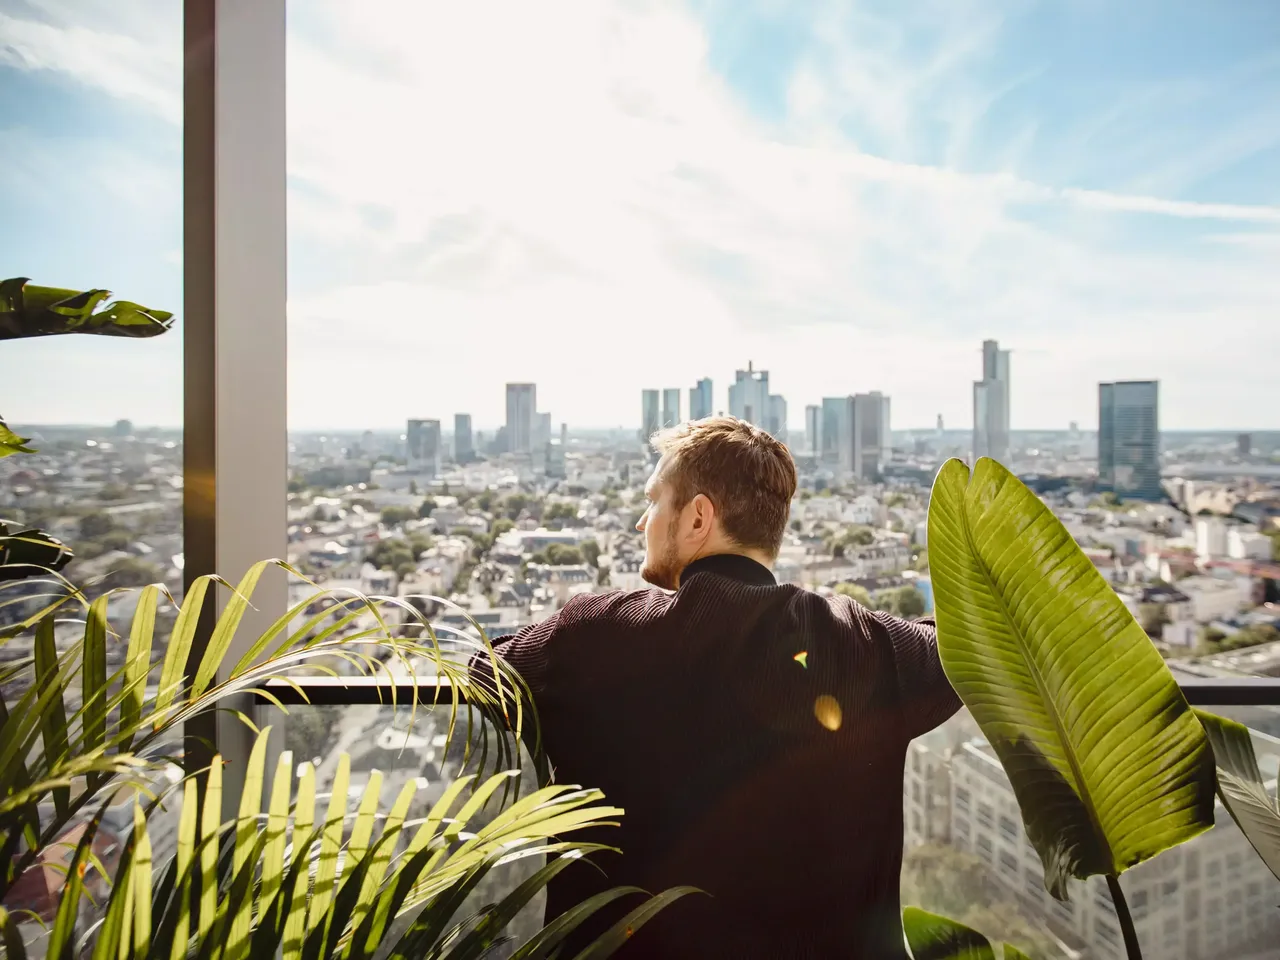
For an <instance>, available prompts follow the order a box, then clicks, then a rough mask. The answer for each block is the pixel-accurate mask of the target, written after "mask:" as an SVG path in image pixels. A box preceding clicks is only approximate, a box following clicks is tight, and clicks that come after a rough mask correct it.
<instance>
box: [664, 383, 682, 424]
mask: <svg viewBox="0 0 1280 960" xmlns="http://www.w3.org/2000/svg"><path fill="white" fill-rule="evenodd" d="M679 422H680V388H679V387H668V388H667V389H666V390H663V391H662V425H663V426H664V427H674V426H675V425H676V424H677V423H679Z"/></svg>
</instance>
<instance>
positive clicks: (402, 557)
mask: <svg viewBox="0 0 1280 960" xmlns="http://www.w3.org/2000/svg"><path fill="white" fill-rule="evenodd" d="M368 559H369V562H370V563H372V564H373V565H374V566H375V567H377V568H378V569H379V570H398V569H399V568H400V567H402V566H404V565H405V564H406V563H407V564H409V565H410V566H415V565H416V564H417V561H418V555H417V553H415V552H414V550H413V547H412V546H411V545H410V543H409V541H407V540H405V539H404V538H402V537H389V538H388V539H386V540H379V541H378V542H377V543H375V544H374V545H373V549H371V550H370V551H369V558H368Z"/></svg>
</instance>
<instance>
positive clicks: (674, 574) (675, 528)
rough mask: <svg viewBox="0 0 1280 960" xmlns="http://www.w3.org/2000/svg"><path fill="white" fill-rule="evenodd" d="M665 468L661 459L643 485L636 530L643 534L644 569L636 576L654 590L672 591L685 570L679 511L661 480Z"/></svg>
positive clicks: (670, 491)
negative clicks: (680, 540) (641, 578)
mask: <svg viewBox="0 0 1280 960" xmlns="http://www.w3.org/2000/svg"><path fill="white" fill-rule="evenodd" d="M666 465H667V458H666V457H663V458H662V459H661V460H659V461H658V465H657V466H656V467H654V469H653V474H652V476H650V477H649V482H648V483H647V484H645V488H644V495H645V500H646V505H645V511H644V514H643V515H642V516H641V517H640V521H639V522H638V523H637V524H636V529H637V530H639V531H640V532H641V533H643V534H644V567H643V568H642V569H641V570H640V576H642V577H643V578H644V579H645V580H646V581H648V582H649V583H651V584H653V585H654V586H655V587H661V588H662V589H663V590H674V589H676V587H677V586H679V584H680V573H681V571H683V570H684V566H685V564H684V560H683V558H682V557H681V556H680V548H679V532H680V517H681V513H682V511H679V510H676V509H675V508H674V506H673V502H672V493H673V491H672V488H671V484H669V483H667V482H666V481H665V480H664V479H663V468H664V467H665V466H666Z"/></svg>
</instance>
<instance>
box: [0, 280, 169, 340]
mask: <svg viewBox="0 0 1280 960" xmlns="http://www.w3.org/2000/svg"><path fill="white" fill-rule="evenodd" d="M110 297H111V291H110V290H83V291H80V290H64V289H61V288H59V287H38V286H36V285H35V284H32V283H30V282H29V280H28V279H27V278H26V277H14V278H12V279H10V280H0V340H15V339H19V338H24V337H48V336H55V335H58V334H64V333H92V334H98V335H100V336H107V337H156V336H159V335H160V334H162V333H165V332H167V331H168V330H169V329H170V327H171V326H172V325H173V314H172V313H169V312H168V311H165V310H152V309H149V308H147V307H142V306H139V305H138V304H136V303H131V302H130V301H128V300H110Z"/></svg>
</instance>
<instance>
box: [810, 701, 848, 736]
mask: <svg viewBox="0 0 1280 960" xmlns="http://www.w3.org/2000/svg"><path fill="white" fill-rule="evenodd" d="M813 715H814V716H815V717H817V718H818V722H819V723H820V724H822V725H823V726H824V727H826V728H827V729H828V730H833V731H834V730H839V729H840V721H841V720H842V717H841V715H840V701H839V700H837V699H836V698H835V697H832V696H829V695H827V694H825V693H824V694H823V695H822V696H820V697H819V698H818V699H817V700H815V701H813Z"/></svg>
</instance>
